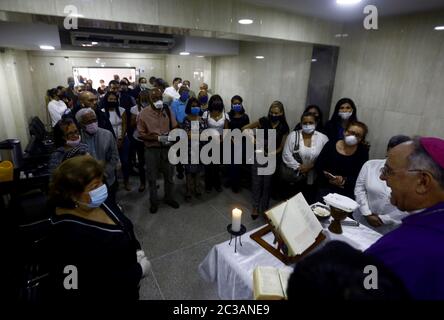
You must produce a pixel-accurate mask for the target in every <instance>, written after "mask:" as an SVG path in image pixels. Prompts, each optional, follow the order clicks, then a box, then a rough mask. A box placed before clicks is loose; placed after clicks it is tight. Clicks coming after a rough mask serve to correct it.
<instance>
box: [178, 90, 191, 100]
mask: <svg viewBox="0 0 444 320" xmlns="http://www.w3.org/2000/svg"><path fill="white" fill-rule="evenodd" d="M189 97H190V94H189V93H188V91H185V92H182V93H181V94H180V100H182V101H187V100H188V98H189Z"/></svg>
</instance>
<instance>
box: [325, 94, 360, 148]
mask: <svg viewBox="0 0 444 320" xmlns="http://www.w3.org/2000/svg"><path fill="white" fill-rule="evenodd" d="M353 121H358V115H357V111H356V105H355V103H354V101H353V100H352V99H350V98H342V99H340V100H339V101H338V102H337V103H336V106H335V110H334V112H333V115H332V116H331V119H330V120H329V121H328V122H327V124H326V125H325V134H326V135H327V137H328V139H329V140H330V141H338V140H341V139H343V138H344V131H345V128H346V127H347V126H348V124H349V123H350V122H353Z"/></svg>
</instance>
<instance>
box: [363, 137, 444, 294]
mask: <svg viewBox="0 0 444 320" xmlns="http://www.w3.org/2000/svg"><path fill="white" fill-rule="evenodd" d="M381 179H382V180H385V181H386V182H387V185H388V186H389V187H390V188H391V189H392V193H391V199H390V201H391V203H392V204H393V205H395V206H396V207H398V209H399V210H401V211H408V212H410V215H409V216H408V217H406V218H404V219H403V221H402V225H401V226H400V227H399V228H398V229H396V230H394V231H392V232H390V233H388V234H386V235H385V236H384V237H382V238H381V239H380V240H378V241H377V242H376V243H375V244H374V245H372V246H371V247H370V248H369V249H368V250H367V251H366V252H367V253H368V254H370V255H372V256H374V257H376V258H378V259H379V260H381V261H382V262H383V263H384V264H385V265H386V266H387V267H389V268H390V269H391V270H392V271H393V272H394V273H395V274H396V275H397V276H398V277H399V278H400V279H401V280H402V281H403V283H404V285H405V286H406V288H407V290H408V291H409V293H410V295H411V296H412V297H413V298H414V299H421V300H437V299H439V300H444V140H442V139H439V138H427V137H423V138H415V139H414V140H413V141H411V142H405V143H402V144H400V145H398V146H397V147H395V148H393V149H391V150H390V152H389V153H388V158H387V162H386V165H385V167H384V168H383V170H382V171H381Z"/></svg>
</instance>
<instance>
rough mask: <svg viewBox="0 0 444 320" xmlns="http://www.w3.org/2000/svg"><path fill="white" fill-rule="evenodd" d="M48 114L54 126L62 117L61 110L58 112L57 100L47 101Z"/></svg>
mask: <svg viewBox="0 0 444 320" xmlns="http://www.w3.org/2000/svg"><path fill="white" fill-rule="evenodd" d="M48 111H49V116H50V117H51V122H52V126H53V127H54V126H55V125H56V124H57V122H59V120H60V119H62V115H63V112H65V110H63V112H60V108H59V106H58V105H57V102H56V101H54V100H52V101H50V102H49V103H48Z"/></svg>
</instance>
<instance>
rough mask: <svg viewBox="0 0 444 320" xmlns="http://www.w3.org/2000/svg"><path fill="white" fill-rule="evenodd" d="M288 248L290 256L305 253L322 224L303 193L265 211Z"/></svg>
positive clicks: (314, 240) (319, 231)
mask: <svg viewBox="0 0 444 320" xmlns="http://www.w3.org/2000/svg"><path fill="white" fill-rule="evenodd" d="M265 214H266V215H267V217H268V219H269V220H270V223H271V224H272V225H273V227H274V228H275V231H276V232H277V233H278V234H279V236H280V237H281V238H282V240H283V242H284V243H285V245H286V247H287V248H288V256H296V255H301V254H303V253H304V252H305V251H306V250H307V249H308V248H310V246H312V245H313V244H314V243H315V242H316V238H317V237H318V236H319V234H320V233H321V232H322V225H321V223H320V222H319V220H318V219H317V218H316V216H315V214H314V213H313V211H312V210H311V209H310V206H309V205H308V203H307V201H305V198H304V196H303V195H302V193H298V194H297V195H295V196H294V197H293V198H291V199H289V200H287V201H285V202H283V203H281V204H279V205H277V206H275V207H273V208H271V209H269V210H268V211H266V212H265Z"/></svg>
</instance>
